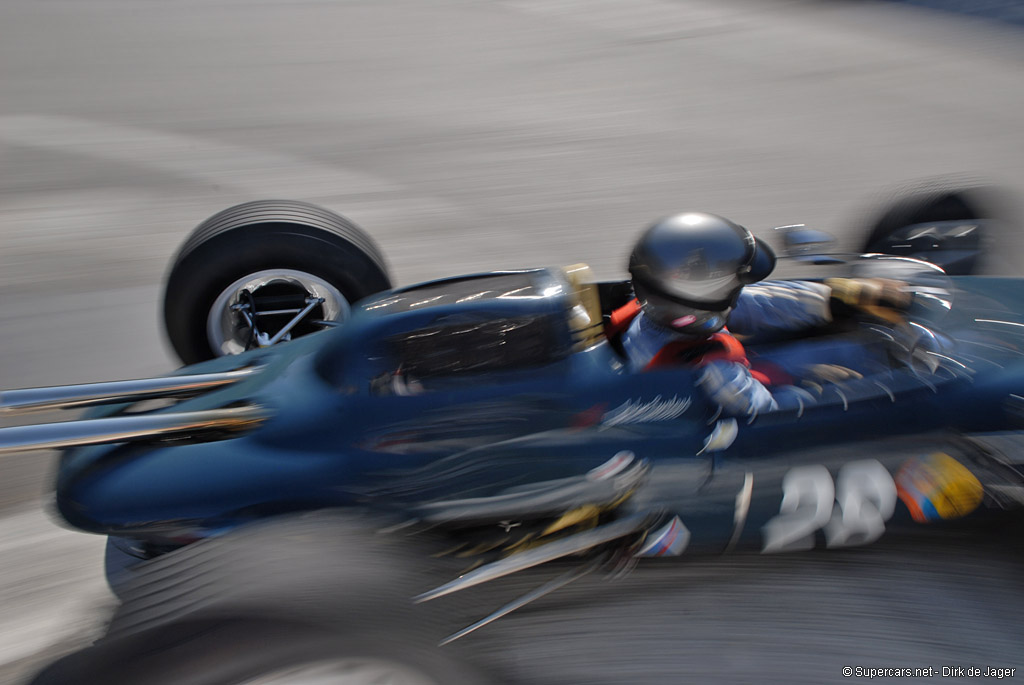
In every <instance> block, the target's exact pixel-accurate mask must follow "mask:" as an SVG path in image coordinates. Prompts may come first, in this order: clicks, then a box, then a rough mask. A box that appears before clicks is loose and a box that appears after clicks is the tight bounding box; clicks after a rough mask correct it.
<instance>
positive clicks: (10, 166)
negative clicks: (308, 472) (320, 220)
mask: <svg viewBox="0 0 1024 685" xmlns="http://www.w3.org/2000/svg"><path fill="white" fill-rule="evenodd" d="M0 36H2V39H0V160H2V168H3V174H2V176H0V387H4V388H10V387H21V386H27V385H46V384H61V383H72V382H86V381H90V380H105V379H114V378H127V377H138V376H144V375H147V374H153V373H160V372H164V371H167V370H168V369H170V368H172V367H173V364H174V362H173V359H172V358H171V356H170V354H169V352H168V351H167V349H166V347H165V346H164V343H163V342H162V332H161V330H160V325H159V320H158V312H159V304H158V302H159V299H160V296H161V295H160V288H161V281H162V278H163V275H164V272H165V268H166V265H167V262H168V260H169V258H170V256H171V255H172V254H173V252H174V250H175V249H176V247H177V246H178V245H179V244H180V242H181V241H182V240H183V238H184V237H185V235H186V234H187V232H188V231H189V230H190V229H191V228H192V227H193V226H194V225H195V224H196V223H198V222H199V221H200V220H202V219H203V218H205V217H206V216H208V215H210V214H213V213H214V212H216V211H218V210H220V209H222V208H224V207H227V206H230V205H232V204H235V203H238V202H242V201H246V200H251V199H263V198H269V197H286V198H294V199H303V200H308V201H313V202H318V203H322V204H324V205H326V206H328V207H331V208H333V209H336V210H338V211H340V212H342V213H344V214H346V215H348V216H349V217H350V218H352V219H354V220H355V221H356V222H358V223H360V224H361V225H363V226H364V227H365V228H367V229H368V230H369V231H370V232H371V233H372V234H373V235H374V237H375V238H376V239H377V240H378V242H379V243H380V245H381V247H382V248H383V250H384V253H385V254H386V255H387V257H388V258H389V260H390V265H391V268H392V272H393V274H394V278H395V281H396V282H398V283H403V284H405V283H411V282H415V281H419V280H425V279H428V278H433V277H438V276H443V275H448V274H453V273H459V272H469V271H480V270H487V269H493V268H508V267H516V266H530V265H538V264H567V263H573V262H579V261H585V262H589V263H590V264H591V265H592V266H593V267H594V268H595V271H596V272H597V274H598V275H599V276H600V277H618V276H621V275H623V273H624V260H625V255H626V254H627V252H628V249H629V246H630V242H631V240H632V239H633V237H634V236H635V234H636V233H637V232H638V231H639V230H640V229H641V228H642V226H643V225H644V224H645V223H647V222H649V221H650V220H652V219H654V218H656V217H658V216H660V215H663V214H667V213H670V212H674V211H679V210H681V209H700V210H707V211H713V212H717V213H720V214H724V215H726V216H730V217H732V218H734V219H736V220H738V221H740V222H742V223H745V224H747V225H748V226H750V227H751V228H752V229H754V230H755V232H758V233H761V234H764V233H765V232H766V230H767V229H768V228H769V227H771V226H773V225H779V224H788V223H794V222H806V223H809V224H812V225H815V226H817V227H820V228H826V229H829V230H833V231H836V232H839V233H841V234H842V236H843V238H844V241H845V242H846V243H847V244H850V245H852V244H854V243H855V242H856V239H855V235H856V228H857V226H858V224H857V220H858V218H862V217H863V214H862V209H863V208H864V207H866V206H867V205H868V204H870V203H871V202H872V201H874V200H876V199H878V198H879V196H881V195H884V194H885V192H886V191H887V190H890V189H892V188H893V187H894V186H897V185H899V184H902V183H905V182H907V181H910V180H914V179H920V178H927V177H935V176H949V175H954V176H957V177H977V178H985V179H991V180H993V181H995V182H997V183H999V184H1002V185H1004V186H1006V187H1007V188H1009V189H1011V190H1014V191H1016V192H1020V193H1024V154H1022V153H1024V134H1022V133H1021V130H1020V129H1021V127H1020V121H1021V119H1020V113H1021V112H1022V111H1024V76H1022V74H1024V69H1022V66H1024V42H1022V41H1021V40H1020V34H1019V33H1017V32H1015V30H1014V29H1012V28H1010V27H1007V26H1002V25H999V24H991V23H988V22H982V21H975V20H972V19H969V18H964V17H957V16H954V15H945V14H942V13H935V12H930V11H927V10H920V9H916V8H913V7H908V6H904V5H888V4H877V3H872V2H842V1H839V2H797V1H791V2H785V1H782V0H775V1H768V2H765V1H762V2H745V1H743V0H728V1H718V2H714V1H711V0H704V1H702V0H679V1H671V0H589V1H586V2H584V1H583V0H488V1H484V0H450V1H447V2H423V1H422V0H395V1H393V2H375V1H369V0H367V1H365V2H343V1H327V0H322V1H316V0H307V1H298V0H296V1H293V2H289V1H287V0H245V1H242V0H202V1H200V0H181V1H179V2H176V3H173V4H170V3H160V2H154V1H151V0H143V1H141V2H140V1H139V0H131V1H128V0H97V1H90V2H80V1H77V0H34V1H29V0H6V1H5V2H3V3H0ZM52 460H53V457H52V455H50V454H43V455H39V454H26V455H22V456H16V457H13V458H10V459H8V460H7V461H5V463H4V464H3V467H2V469H0V512H2V516H3V518H2V520H0V550H2V551H3V555H2V559H3V561H2V562H0V607H3V611H2V612H0V664H2V665H0V682H11V683H17V682H22V681H23V680H24V679H25V678H26V677H28V676H29V675H30V674H31V673H33V672H34V671H35V670H37V669H38V668H39V667H41V665H43V664H45V663H46V662H47V661H48V660H50V659H52V658H54V657H55V656H57V655H59V654H61V653H64V652H66V651H68V650H70V649H72V648H74V647H75V646H77V645H82V644H85V643H87V642H88V640H89V639H90V638H91V637H92V636H95V635H96V634H98V632H99V631H100V630H101V629H102V623H103V620H104V616H105V608H106V607H107V606H109V604H110V603H111V602H112V600H111V598H110V596H109V593H108V592H107V591H106V589H105V587H104V585H103V582H102V580H101V574H100V557H101V554H102V541H100V540H98V539H95V538H92V537H90V536H87V535H84V534H77V533H73V532H70V531H66V530H63V529H61V528H60V527H59V526H58V524H56V523H55V522H54V521H53V520H52V519H51V518H50V517H49V516H48V514H47V513H46V507H45V501H46V496H47V489H48V486H49V478H50V475H51V474H50V468H51V465H52ZM1019 539H1020V537H1019V535H1015V534H1013V532H1012V529H1011V530H1009V531H999V532H996V533H990V534H986V535H981V536H978V535H972V534H968V533H962V534H958V535H957V536H955V537H954V538H953V539H949V538H943V537H934V538H931V537H930V538H929V539H927V540H925V541H923V542H912V541H909V540H898V539H896V540H888V541H884V542H883V543H882V544H880V545H878V546H876V547H872V548H870V549H863V550H854V551H849V552H843V553H839V554H834V553H832V554H819V555H796V556H788V557H778V558H770V559H766V558H760V557H741V558H736V559H725V560H722V559H712V560H704V561H698V562H695V563H692V564H681V565H656V566H655V567H653V568H648V569H646V570H645V571H643V572H642V573H637V574H634V575H633V576H632V577H630V578H628V579H626V580H625V581H622V582H620V583H618V584H615V583H588V584H585V585H581V586H578V587H577V588H570V589H569V590H567V591H565V592H563V593H560V594H557V595H554V596H552V597H550V598H548V599H546V600H542V601H541V602H539V603H538V604H537V605H535V606H534V607H531V608H529V609H527V610H524V611H523V612H520V613H519V614H517V615H513V616H512V617H509V618H508V619H505V620H504V621H502V622H500V623H499V624H497V625H495V626H493V630H492V632H491V633H490V637H486V638H480V642H479V644H480V649H482V650H484V649H486V650H489V651H491V652H493V655H494V659H495V660H496V661H498V660H501V661H503V662H504V663H506V664H510V666H509V668H511V669H512V670H513V671H514V672H515V673H517V674H518V675H520V676H522V677H525V678H526V680H525V682H530V681H531V679H532V680H536V679H538V678H539V677H540V676H542V675H543V676H545V677H547V678H550V679H554V680H556V681H560V682H570V683H573V682H575V683H581V682H588V683H609V684H610V683H667V682H672V683H675V682H707V681H709V680H713V679H714V680H719V679H721V680H722V681H724V682H780V683H782V682H808V683H820V682H833V681H842V680H844V679H843V677H842V675H841V668H842V667H843V666H847V665H849V666H854V667H855V666H858V665H861V666H875V665H888V666H928V665H934V666H937V667H941V666H967V665H980V666H1006V667H1017V668H1018V669H1021V668H1024V649H1022V648H1021V647H1020V642H1019V636H1020V635H1022V634H1024V612H1022V609H1024V600H1022V596H1024V595H1022V590H1024V587H1022V582H1021V570H1022V563H1021V562H1022V557H1021V549H1020V547H1019V543H1018V542H1017V540H1019ZM489 630H490V629H489ZM1016 677H1017V678H1021V677H1024V673H1022V672H1020V671H1018V674H1017V675H1016Z"/></svg>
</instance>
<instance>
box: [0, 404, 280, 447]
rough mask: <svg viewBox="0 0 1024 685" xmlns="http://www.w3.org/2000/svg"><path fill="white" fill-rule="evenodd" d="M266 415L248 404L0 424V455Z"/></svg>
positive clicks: (220, 425) (159, 434) (235, 425)
mask: <svg viewBox="0 0 1024 685" xmlns="http://www.w3.org/2000/svg"><path fill="white" fill-rule="evenodd" d="M269 416H270V412H269V411H268V410H267V409H266V408H264V407H260V406H256V405H248V406H242V407H229V408H223V409H208V410H205V411H193V412H179V413H177V414H176V413H173V412H168V413H165V414H137V415H128V416H112V417H109V418H103V419H83V420H80V421H62V422H59V423H43V424H37V425H34V426H14V427H11V428H0V455H4V454H10V453H13V452H22V451H26V450H50V449H64V448H67V447H80V446H83V445H106V444H111V443H117V442H131V441H135V440H147V439H151V438H175V437H177V438H183V437H189V436H213V435H217V434H219V433H227V432H236V431H241V430H245V429H247V428H252V427H254V426H256V425H259V424H260V423H262V422H263V421H265V420H266V419H267V418H268V417H269Z"/></svg>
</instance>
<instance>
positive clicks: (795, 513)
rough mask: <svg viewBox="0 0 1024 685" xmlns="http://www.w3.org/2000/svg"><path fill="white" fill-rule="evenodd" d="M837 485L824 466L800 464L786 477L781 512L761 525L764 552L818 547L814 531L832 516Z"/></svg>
mask: <svg viewBox="0 0 1024 685" xmlns="http://www.w3.org/2000/svg"><path fill="white" fill-rule="evenodd" d="M834 497H835V488H834V486H833V485H832V476H831V475H830V474H829V472H828V469H826V468H825V467H824V466H798V467H797V468H795V469H790V470H789V471H788V472H787V473H786V476H785V477H784V478H783V479H782V505H781V506H780V507H779V515H778V516H776V517H774V518H772V519H771V520H770V521H768V523H766V524H765V525H764V527H763V528H761V532H762V533H763V534H764V547H763V548H762V549H761V551H762V552H764V553H772V552H796V551H799V550H806V549H811V548H813V547H814V531H816V530H818V529H819V528H821V527H822V526H824V525H825V524H826V523H828V520H829V518H830V517H831V516H832V502H833V500H834Z"/></svg>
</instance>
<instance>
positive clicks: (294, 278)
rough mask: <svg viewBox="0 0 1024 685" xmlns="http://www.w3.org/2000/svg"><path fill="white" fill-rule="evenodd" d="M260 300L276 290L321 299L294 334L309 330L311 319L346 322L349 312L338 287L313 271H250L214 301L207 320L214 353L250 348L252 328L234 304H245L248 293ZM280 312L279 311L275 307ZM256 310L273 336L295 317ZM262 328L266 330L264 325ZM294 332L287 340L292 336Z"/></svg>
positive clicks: (232, 352)
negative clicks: (243, 302) (265, 294)
mask: <svg viewBox="0 0 1024 685" xmlns="http://www.w3.org/2000/svg"><path fill="white" fill-rule="evenodd" d="M247 292H248V293H251V294H252V295H253V296H254V299H255V301H257V302H258V301H259V299H260V293H273V294H275V295H287V296H295V297H303V298H309V297H311V298H321V299H323V302H322V303H320V304H319V305H317V306H316V308H315V309H314V310H313V311H311V312H310V313H309V315H307V316H306V317H305V318H304V320H303V322H302V323H301V324H299V325H297V326H296V327H295V329H293V331H294V333H295V337H298V336H299V335H302V334H304V333H308V332H309V328H310V324H309V323H308V322H309V321H311V320H315V319H322V320H326V321H343V320H344V319H346V318H347V317H348V314H349V302H348V300H347V299H346V298H345V296H344V295H342V294H341V291H340V290H338V289H337V288H336V287H334V286H333V285H331V284H330V283H328V282H327V281H325V280H324V279H322V278H320V277H319V276H314V275H313V274H310V273H307V272H305V271H296V270H293V269H269V270H266V271H258V272H256V273H252V274H247V275H245V276H243V277H241V278H239V279H238V280H236V281H235V282H234V283H232V284H231V285H229V286H228V287H226V288H225V289H224V290H222V291H221V293H220V295H218V296H217V298H216V299H215V300H214V301H213V305H212V306H211V307H210V312H209V314H208V316H207V320H206V334H207V339H208V340H209V343H210V349H211V350H213V353H214V355H216V356H218V357H222V356H225V355H229V354H240V353H242V352H244V351H245V350H246V349H249V347H250V341H251V338H252V329H251V328H250V327H249V325H248V323H247V322H246V321H245V318H244V317H243V316H242V315H241V314H239V313H238V312H237V311H235V310H234V309H232V307H234V306H236V305H239V304H241V303H242V301H243V298H245V297H246V295H245V293H247ZM274 311H277V310H274ZM264 313H265V312H261V311H260V310H259V308H257V310H256V314H257V316H256V319H257V322H258V324H267V330H265V331H264V332H266V333H268V334H270V335H273V334H274V333H276V332H277V330H278V329H280V328H282V327H283V326H284V325H285V322H287V321H289V320H290V319H291V318H293V316H289V315H277V314H270V315H268V316H263V314H264ZM260 329H261V330H264V328H263V325H260ZM290 337H291V333H289V334H288V337H287V338H286V339H290Z"/></svg>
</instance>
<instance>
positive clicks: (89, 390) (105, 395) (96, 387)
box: [0, 367, 258, 416]
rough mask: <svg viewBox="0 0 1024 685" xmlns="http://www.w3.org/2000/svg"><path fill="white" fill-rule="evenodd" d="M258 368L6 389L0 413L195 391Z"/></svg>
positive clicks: (237, 378) (232, 380)
mask: <svg viewBox="0 0 1024 685" xmlns="http://www.w3.org/2000/svg"><path fill="white" fill-rule="evenodd" d="M257 370H258V368H257V367H248V368H244V369H238V370H235V371H225V372H222V373H202V374H193V375H190V376H166V377H162V378H140V379H138V380H130V381H111V382H108V383H87V384H84V385H57V386H53V387H49V388H25V389H23V390H8V391H5V392H2V393H0V416H9V415H13V414H24V413H27V412H32V411H43V410H47V409H71V408H78V407H93V406H96V405H100V404H120V403H122V402H137V401H141V400H149V399H156V398H163V397H185V396H189V395H198V394H201V393H204V392H207V391H209V390H213V389H215V388H220V387H223V386H226V385H231V384H232V383H237V382H238V381H240V380H243V379H244V378H246V377H247V376H249V375H250V374H252V373H254V372H255V371H257Z"/></svg>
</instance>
